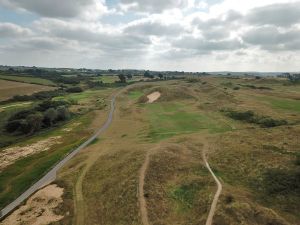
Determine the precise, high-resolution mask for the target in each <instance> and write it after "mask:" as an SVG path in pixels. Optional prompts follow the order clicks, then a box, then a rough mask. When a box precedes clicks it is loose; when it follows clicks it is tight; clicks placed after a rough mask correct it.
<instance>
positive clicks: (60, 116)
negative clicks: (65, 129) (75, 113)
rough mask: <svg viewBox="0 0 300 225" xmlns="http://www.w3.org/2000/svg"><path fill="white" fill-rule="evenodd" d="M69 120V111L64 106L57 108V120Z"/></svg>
mask: <svg viewBox="0 0 300 225" xmlns="http://www.w3.org/2000/svg"><path fill="white" fill-rule="evenodd" d="M69 118H70V113H69V110H68V109H67V108H66V107H65V106H59V107H58V108H57V120H61V121H63V120H67V119H69Z"/></svg>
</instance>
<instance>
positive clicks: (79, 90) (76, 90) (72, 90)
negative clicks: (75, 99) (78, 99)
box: [66, 87, 83, 93]
mask: <svg viewBox="0 0 300 225" xmlns="http://www.w3.org/2000/svg"><path fill="white" fill-rule="evenodd" d="M66 92H69V93H80V92H83V90H82V88H81V87H70V88H68V89H67V90H66Z"/></svg>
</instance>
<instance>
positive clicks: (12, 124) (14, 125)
mask: <svg viewBox="0 0 300 225" xmlns="http://www.w3.org/2000/svg"><path fill="white" fill-rule="evenodd" d="M21 123H22V121H21V120H12V121H9V122H8V123H7V124H6V125H5V130H6V131H7V132H8V133H13V132H15V131H17V130H18V129H19V128H20V127H21Z"/></svg>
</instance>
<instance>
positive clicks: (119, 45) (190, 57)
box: [0, 0, 300, 71]
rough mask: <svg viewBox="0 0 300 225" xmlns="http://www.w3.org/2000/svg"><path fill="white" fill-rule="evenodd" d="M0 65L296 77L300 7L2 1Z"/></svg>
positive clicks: (180, 0) (136, 0)
mask: <svg viewBox="0 0 300 225" xmlns="http://www.w3.org/2000/svg"><path fill="white" fill-rule="evenodd" d="M0 64H2V65H29V66H33V65H35V66H46V67H76V68H80V67H85V68H100V69H101V68H103V69H109V68H112V69H117V68H124V69H126V68H135V69H150V70H185V71H225V70H226V71H229V70H230V71H299V70H300V1H291V0H289V1H288V0H51V1H50V0H0Z"/></svg>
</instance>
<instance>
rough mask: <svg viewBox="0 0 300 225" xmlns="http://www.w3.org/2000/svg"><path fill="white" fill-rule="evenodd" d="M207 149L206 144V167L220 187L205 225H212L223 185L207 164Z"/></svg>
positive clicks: (204, 158) (204, 156)
mask: <svg viewBox="0 0 300 225" xmlns="http://www.w3.org/2000/svg"><path fill="white" fill-rule="evenodd" d="M205 149H206V144H205V145H204V150H203V160H204V163H205V166H206V168H207V169H208V171H209V172H210V173H211V175H212V177H213V178H214V180H215V182H216V184H217V186H218V189H217V192H216V194H215V196H214V199H213V202H212V204H211V206H210V211H209V214H208V217H207V219H206V223H205V225H212V223H213V217H214V214H215V211H216V208H217V203H218V200H219V197H220V195H221V192H222V184H221V182H220V181H219V179H218V178H217V176H216V175H215V173H214V172H213V171H212V169H211V168H210V166H209V164H208V162H207V159H206V155H205Z"/></svg>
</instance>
